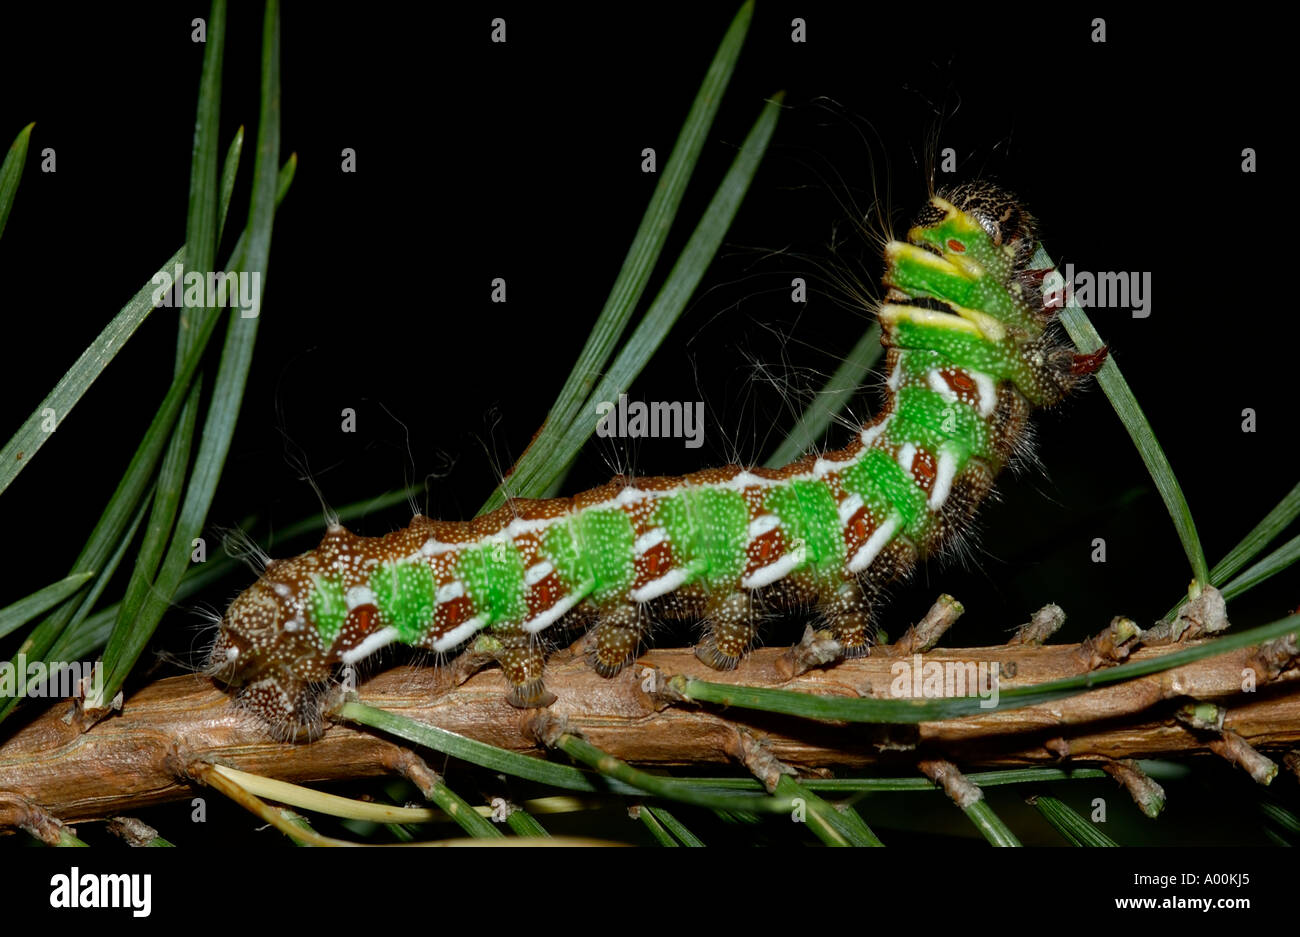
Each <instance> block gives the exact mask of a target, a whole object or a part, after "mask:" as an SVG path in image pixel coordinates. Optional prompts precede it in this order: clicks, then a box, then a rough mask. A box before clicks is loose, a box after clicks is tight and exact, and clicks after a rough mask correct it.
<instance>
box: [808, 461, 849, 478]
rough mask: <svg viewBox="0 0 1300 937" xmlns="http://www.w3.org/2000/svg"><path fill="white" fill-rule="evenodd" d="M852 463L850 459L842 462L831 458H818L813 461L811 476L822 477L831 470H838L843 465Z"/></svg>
mask: <svg viewBox="0 0 1300 937" xmlns="http://www.w3.org/2000/svg"><path fill="white" fill-rule="evenodd" d="M852 464H853V460H852V459H845V460H844V461H843V462H836V461H834V460H833V459H818V460H817V461H816V462H814V463H813V471H812V473H813V478H823V477H825V476H826V475H828V474H830V473H831V472H838V471H839V470H840V469H842V468H843V467H844V466H846V465H852Z"/></svg>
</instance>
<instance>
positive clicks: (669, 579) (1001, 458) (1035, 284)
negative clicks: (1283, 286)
mask: <svg viewBox="0 0 1300 937" xmlns="http://www.w3.org/2000/svg"><path fill="white" fill-rule="evenodd" d="M1035 243H1036V235H1035V226H1034V221H1033V219H1032V218H1031V217H1030V215H1029V214H1028V213H1027V212H1026V211H1025V210H1024V209H1023V208H1022V207H1021V206H1020V204H1019V203H1018V201H1017V200H1016V199H1015V198H1014V197H1013V196H1011V195H1010V194H1008V193H1006V192H1004V191H1002V190H1000V189H998V188H997V187H995V186H993V185H990V184H988V183H984V182H975V183H967V184H965V185H961V186H958V187H957V188H955V189H952V190H950V191H947V192H944V193H941V194H938V195H935V196H933V197H932V198H931V199H930V200H929V202H928V203H927V204H926V205H925V207H924V208H923V209H922V210H921V212H920V214H919V216H918V218H917V219H916V222H915V224H914V225H913V227H912V228H911V229H910V230H909V231H908V234H907V240H906V242H903V241H891V242H889V243H888V244H887V245H886V247H885V261H886V270H885V275H884V285H885V286H886V288H887V291H886V294H885V297H884V301H883V303H882V304H881V305H880V308H879V310H878V315H879V320H880V324H881V329H882V342H883V343H884V345H885V346H886V348H887V357H886V367H887V370H888V375H889V377H888V381H887V388H888V390H887V393H886V395H885V399H884V401H883V406H882V407H881V408H880V411H879V412H878V414H877V415H876V416H875V417H874V419H872V420H871V421H870V422H869V423H868V424H866V425H865V426H863V427H862V428H861V430H860V432H859V433H858V435H857V437H856V438H854V439H852V440H851V441H850V442H849V444H848V445H847V446H846V447H844V448H843V449H840V450H837V451H831V452H825V453H821V454H810V455H807V456H805V457H803V458H802V459H800V460H798V461H796V462H794V463H792V464H790V465H788V466H786V467H784V468H781V469H765V468H744V467H741V466H739V465H728V466H724V467H722V468H712V469H705V470H703V471H699V472H695V473H692V474H689V475H686V476H683V477H653V478H628V477H622V476H620V477H617V478H615V479H614V480H612V481H610V482H609V483H608V484H606V485H604V486H602V487H599V488H594V489H591V490H589V491H584V492H582V493H580V494H578V495H575V496H573V497H571V498H555V499H547V500H514V501H510V502H508V503H507V504H505V505H504V506H503V507H501V508H499V509H498V510H496V511H494V512H492V513H491V514H487V515H484V516H482V517H478V518H475V519H474V520H472V521H465V522H456V521H435V520H430V519H429V518H426V517H421V516H417V517H415V518H414V519H413V520H412V521H411V523H410V526H408V527H407V528H406V529H404V530H399V531H396V532H394V533H390V534H388V535H386V536H382V537H360V536H356V535H354V534H352V533H349V532H348V531H347V530H344V529H343V528H342V527H341V526H338V525H335V526H333V527H331V528H330V529H329V531H328V532H327V533H326V535H325V538H324V540H323V541H322V542H321V544H320V545H319V546H318V547H317V548H316V549H314V550H312V551H310V552H308V553H304V554H302V555H301V556H298V557H295V558H293V559H288V560H276V561H273V562H271V563H270V564H269V565H268V566H267V567H266V569H265V571H264V573H263V575H262V576H261V578H260V579H259V580H258V581H257V582H256V583H254V584H253V585H252V586H251V587H250V588H249V589H248V590H246V591H245V592H244V593H243V594H241V595H240V596H239V597H238V598H237V599H235V601H234V602H233V603H232V604H231V606H230V608H229V609H228V610H227V612H226V614H225V616H224V617H223V619H222V622H221V627H220V631H219V634H218V637H217V640H216V643H215V646H214V647H213V650H212V655H211V659H210V662H209V667H208V672H209V673H210V674H211V675H212V676H214V677H216V678H217V679H219V680H221V681H223V682H225V683H227V684H229V685H231V686H232V687H235V688H238V700H239V702H240V703H241V705H243V706H244V707H246V708H247V709H249V710H251V711H253V712H254V713H257V714H258V715H260V716H262V717H263V718H265V719H266V721H267V722H268V723H269V724H270V725H271V726H272V727H273V728H274V729H275V730H276V731H277V732H278V733H279V734H281V735H284V736H294V735H303V734H308V735H310V734H312V733H313V732H314V730H316V729H317V728H318V727H319V725H320V721H321V715H320V711H319V709H320V704H319V701H320V696H321V693H322V688H323V687H324V686H326V685H327V684H328V681H329V679H330V678H331V676H332V674H333V672H334V671H335V669H336V668H337V667H338V666H339V665H341V664H354V663H357V662H359V661H361V660H363V659H365V658H366V657H368V656H369V655H371V654H373V653H374V652H376V651H378V650H379V649H380V648H383V647H384V646H386V645H388V644H392V643H395V642H396V643H400V644H405V645H409V646H415V647H421V648H427V649H430V650H433V651H437V652H452V651H455V650H457V649H460V648H465V647H468V648H470V649H471V650H472V652H474V653H475V654H477V655H481V656H482V658H483V659H484V660H489V659H490V660H495V661H496V662H497V663H499V664H500V666H501V668H502V670H503V672H504V674H505V677H506V679H507V681H508V682H509V684H510V691H509V697H508V698H509V700H510V702H511V703H513V704H514V705H516V706H520V707H530V706H541V705H547V704H548V703H549V702H551V701H552V700H553V699H554V697H553V696H551V694H549V693H548V691H547V690H546V688H545V685H544V683H543V667H544V644H545V639H546V636H547V635H548V634H550V633H555V632H556V631H557V630H559V629H563V628H566V627H570V626H578V625H585V626H589V629H590V630H589V632H588V639H587V647H588V655H589V658H590V661H591V664H592V666H593V667H595V668H596V670H598V671H599V672H600V673H601V674H604V675H606V676H612V675H614V674H616V673H617V672H619V670H621V669H622V668H623V667H624V666H626V665H627V664H628V663H629V662H631V661H632V660H633V659H634V657H635V656H636V653H637V651H638V648H639V646H640V643H641V640H642V636H643V634H644V632H645V629H646V625H647V623H648V622H649V621H651V620H654V619H655V618H657V617H669V618H683V617H684V618H694V619H700V620H702V621H703V622H704V623H705V633H704V637H703V639H702V640H701V642H700V644H699V645H698V646H697V648H696V654H697V655H698V656H699V657H700V658H701V659H702V660H703V661H705V662H706V663H708V664H709V665H711V666H713V667H715V668H719V669H727V668H731V667H734V666H735V665H736V663H737V662H738V661H739V660H740V658H741V657H742V656H743V655H744V654H745V652H746V651H747V650H748V648H749V647H750V645H751V644H752V642H753V640H754V638H755V634H756V625H757V622H758V621H759V620H760V619H761V618H762V617H763V616H764V615H770V614H771V613H773V612H778V611H784V610H794V609H800V608H805V609H806V608H809V607H811V608H814V609H816V611H817V612H818V613H819V614H820V616H821V617H822V619H823V620H824V629H825V630H826V631H827V632H829V636H830V637H831V638H832V639H833V640H834V641H835V642H837V643H838V646H839V649H840V651H841V653H842V655H843V656H850V657H851V656H858V655H862V654H865V653H867V652H868V650H869V648H870V646H871V644H872V639H873V627H872V623H871V612H872V607H873V605H875V604H877V602H878V600H879V598H880V596H881V593H882V590H883V589H884V588H885V587H886V586H887V585H888V584H889V583H891V582H893V581H895V580H897V579H899V578H900V577H902V576H905V575H907V574H908V573H909V572H910V571H911V570H912V568H913V567H914V566H915V565H916V563H917V562H918V560H920V559H922V558H924V557H925V556H926V555H928V554H932V553H934V552H936V551H937V550H939V549H941V548H942V547H943V546H944V545H945V544H949V543H951V542H952V540H953V539H954V538H956V537H958V536H959V535H960V534H961V532H962V530H963V528H964V527H965V526H966V524H967V523H968V521H969V520H970V518H971V516H972V515H973V514H974V512H975V510H976V508H977V507H978V505H979V503H980V502H981V501H982V500H983V499H984V498H985V496H986V495H987V494H988V493H989V491H990V489H991V487H992V485H993V480H994V477H995V476H996V475H997V474H998V472H999V470H1001V469H1002V468H1003V467H1004V466H1005V465H1006V464H1007V463H1008V461H1010V460H1011V459H1012V458H1013V456H1014V455H1015V454H1016V451H1017V447H1018V446H1019V445H1021V444H1022V442H1023V439H1024V433H1025V429H1026V424H1027V420H1028V418H1029V415H1030V412H1031V411H1032V410H1033V409H1034V408H1037V407H1044V406H1050V405H1052V404H1054V403H1056V402H1058V401H1059V400H1060V399H1061V398H1062V397H1064V396H1065V395H1066V394H1067V393H1068V392H1069V391H1070V390H1071V389H1072V388H1073V387H1074V386H1075V385H1076V384H1078V382H1079V381H1080V380H1082V379H1083V378H1084V377H1085V376H1086V375H1087V374H1089V373H1091V372H1093V371H1095V370H1096V369H1097V367H1099V366H1100V364H1101V361H1102V357H1103V356H1104V350H1103V351H1102V352H1101V353H1099V354H1096V355H1086V356H1085V355H1078V354H1075V353H1074V351H1073V349H1072V348H1070V347H1069V346H1068V345H1066V344H1065V343H1064V342H1063V341H1062V340H1061V339H1060V337H1059V336H1058V334H1057V331H1056V329H1055V326H1054V322H1053V319H1052V315H1053V311H1052V310H1050V309H1046V308H1044V305H1043V297H1042V291H1041V281H1042V276H1043V274H1044V273H1045V271H1041V270H1037V271H1036V270H1033V269H1031V268H1030V263H1029V259H1030V257H1031V256H1032V253H1033V251H1034V248H1035Z"/></svg>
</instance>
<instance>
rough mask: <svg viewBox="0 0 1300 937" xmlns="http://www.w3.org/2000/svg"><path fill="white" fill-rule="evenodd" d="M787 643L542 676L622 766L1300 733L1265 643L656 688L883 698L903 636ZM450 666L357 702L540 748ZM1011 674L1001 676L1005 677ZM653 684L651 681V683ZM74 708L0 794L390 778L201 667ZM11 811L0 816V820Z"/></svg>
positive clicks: (1252, 742) (1191, 747)
mask: <svg viewBox="0 0 1300 937" xmlns="http://www.w3.org/2000/svg"><path fill="white" fill-rule="evenodd" d="M1184 646H1186V645H1185V644H1179V645H1176V646H1175V645H1169V646H1163V647H1149V648H1143V649H1141V650H1137V651H1135V652H1133V653H1132V654H1131V655H1130V656H1129V658H1128V659H1129V660H1142V659H1147V658H1150V657H1153V656H1160V655H1164V654H1167V653H1170V652H1172V651H1174V650H1177V649H1178V648H1180V647H1184ZM785 654H786V652H785V651H784V650H782V649H778V648H769V649H762V650H758V651H756V652H754V653H753V654H752V655H751V656H750V657H749V658H748V659H747V660H746V662H745V663H744V665H742V667H741V668H740V669H738V670H737V671H735V672H733V673H728V674H719V673H716V672H714V671H711V670H708V669H707V668H705V667H704V666H703V665H702V664H700V663H699V662H698V661H697V660H696V659H695V657H694V656H693V654H692V653H691V652H690V651H689V650H656V651H651V652H649V653H647V654H646V655H644V656H643V657H642V658H641V659H640V660H638V661H637V663H636V664H635V665H634V666H633V667H630V668H628V669H627V670H626V671H624V672H623V673H622V674H621V675H620V676H619V677H616V678H615V679H613V680H605V679H603V678H601V677H600V676H598V675H596V674H595V673H593V672H592V671H591V670H590V669H589V668H588V667H587V665H586V662H585V661H584V660H583V659H582V657H581V655H580V654H577V653H575V652H574V651H573V650H572V649H570V650H568V651H563V652H560V653H559V654H557V655H555V656H554V657H553V658H552V660H551V665H550V666H549V668H548V676H547V685H548V687H549V688H550V689H551V690H552V691H553V692H555V693H556V694H557V696H558V697H559V699H558V702H556V703H555V704H554V706H553V707H552V709H551V712H553V713H554V714H555V715H558V716H562V717H563V718H564V719H565V720H566V722H567V724H568V725H569V726H571V727H572V729H573V730H574V731H577V732H580V733H581V734H582V736H583V737H585V738H586V739H588V740H589V741H590V742H592V743H593V744H594V745H596V746H598V747H599V748H600V749H602V750H604V751H606V752H608V753H610V754H612V755H614V756H616V757H618V758H620V759H623V760H625V761H629V762H634V763H638V764H650V765H682V764H707V763H726V762H729V761H733V760H735V759H736V758H737V757H738V756H739V754H740V733H739V732H738V729H740V728H744V729H745V730H747V731H748V732H750V733H753V734H755V735H757V736H758V737H760V738H763V739H765V740H766V743H767V745H768V747H769V750H770V751H771V753H772V755H773V756H774V757H776V758H778V759H780V760H781V761H782V762H785V763H787V764H789V765H793V766H795V767H797V768H800V769H803V770H810V769H817V768H821V767H826V766H830V765H835V766H842V767H864V766H874V767H881V768H885V769H889V768H890V767H897V768H898V769H900V770H909V768H910V766H914V765H915V764H916V761H917V759H918V758H919V757H931V758H943V759H946V760H949V761H951V762H953V763H954V764H957V765H959V766H960V767H961V769H962V770H963V771H969V770H973V769H975V768H977V767H997V766H1013V765H1035V764H1036V765H1043V764H1056V763H1062V762H1064V761H1068V762H1069V763H1071V764H1073V765H1078V764H1080V763H1084V762H1094V763H1096V762H1103V763H1108V762H1109V760H1110V759H1124V758H1143V757H1158V756H1169V755H1173V754H1182V755H1186V754H1192V753H1206V752H1212V751H1215V750H1216V747H1217V748H1221V747H1222V744H1223V743H1222V736H1221V735H1220V734H1216V733H1214V732H1206V731H1203V730H1202V729H1198V728H1197V727H1195V726H1191V725H1188V724H1186V722H1185V721H1179V719H1178V718H1177V710H1178V708H1179V706H1180V705H1182V704H1185V703H1186V702H1187V701H1188V700H1189V699H1190V700H1195V701H1204V702H1214V703H1217V704H1219V705H1220V706H1222V707H1223V709H1224V711H1225V712H1226V716H1225V718H1224V720H1223V726H1222V728H1223V729H1224V730H1227V731H1230V732H1231V733H1232V734H1233V735H1234V736H1235V737H1238V738H1240V740H1241V741H1242V742H1243V743H1244V744H1247V745H1249V746H1251V747H1253V748H1256V749H1260V748H1263V749H1290V748H1295V747H1296V746H1297V744H1300V683H1298V682H1297V678H1300V671H1297V670H1296V669H1295V668H1294V667H1292V668H1291V669H1290V670H1287V671H1286V672H1284V673H1282V674H1280V676H1277V677H1276V680H1275V682H1273V683H1271V684H1270V683H1268V682H1266V681H1267V679H1268V677H1269V676H1270V675H1268V674H1267V673H1264V674H1261V677H1262V678H1263V679H1261V681H1260V685H1259V690H1258V691H1257V692H1252V693H1243V692H1241V691H1242V685H1243V671H1245V670H1247V669H1253V670H1255V671H1256V672H1258V671H1259V670H1260V669H1261V667H1262V666H1263V665H1261V663H1260V656H1259V651H1258V650H1257V649H1254V648H1243V649H1238V650H1234V651H1229V652H1227V653H1224V654H1220V655H1217V656H1214V657H1210V658H1206V659H1203V660H1200V661H1196V662H1194V663H1191V664H1188V665H1185V666H1183V667H1179V668H1177V669H1174V670H1169V671H1166V672H1162V673H1157V674H1152V675H1149V676H1146V677H1140V678H1138V679H1135V680H1131V681H1128V682H1126V683H1120V684H1116V685H1113V686H1109V687H1105V688H1101V689H1096V690H1092V691H1090V692H1087V693H1084V694H1082V695H1078V696H1074V697H1070V698H1067V699H1062V700H1057V701H1055V702H1052V703H1048V704H1043V705H1038V706H1030V707H1025V708H1021V709H1014V710H1009V711H999V710H997V709H990V710H989V711H987V712H984V711H981V712H979V713H978V714H975V715H971V716H967V717H964V718H959V719H949V720H943V721H937V722H928V723H920V724H917V725H902V726H900V725H893V726H883V725H843V724H828V723H819V722H814V721H810V720H801V719H796V718H792V717H789V716H780V715H773V714H769V713H763V712H757V711H747V710H740V709H731V710H723V709H721V708H719V707H709V706H697V705H690V704H682V703H675V704H674V703H671V702H670V701H668V700H667V699H665V698H663V697H662V696H661V695H658V694H655V693H654V692H653V688H654V687H655V686H662V685H663V682H664V681H663V680H662V679H659V680H648V679H647V674H648V672H649V671H648V668H657V669H658V671H659V677H663V676H670V675H677V674H681V675H686V676H694V677H699V678H704V679H708V680H712V681H714V682H721V683H736V684H746V685H751V686H771V687H783V688H786V689H794V690H799V691H802V692H807V693H820V694H828V695H840V696H875V697H888V696H889V695H890V689H891V683H892V682H893V679H894V675H893V673H891V667H893V665H894V664H896V663H897V662H899V661H906V662H911V661H914V660H915V658H913V657H912V656H911V655H903V654H900V653H899V650H898V649H896V648H890V647H886V648H878V649H877V650H876V651H875V652H874V653H873V655H872V656H871V657H869V658H864V659H859V660H853V661H846V662H843V663H841V664H838V665H836V666H834V667H830V668H826V669H815V670H811V671H809V672H807V673H805V674H803V675H801V676H799V677H797V678H795V679H794V680H790V681H788V682H786V681H783V680H782V678H781V673H782V668H783V666H788V665H786V658H785ZM1094 657H1095V647H1090V645H1089V643H1087V642H1085V644H1082V645H1050V646H1044V647H1038V646H1034V645H1023V644H1021V645H1007V646H1002V647H990V648H964V649H940V650H935V651H932V652H929V653H927V654H926V655H925V657H924V659H925V660H926V661H933V660H937V661H945V660H947V661H952V660H960V661H987V662H993V661H996V662H998V664H999V665H1000V668H1001V672H1002V674H1003V677H1002V685H1003V687H1007V688H1009V687H1012V686H1023V685H1026V684H1037V683H1042V682H1045V681H1048V680H1053V679H1057V678H1060V677H1066V676H1070V675H1074V674H1078V673H1080V672H1082V671H1084V670H1086V669H1088V667H1089V666H1091V665H1092V664H1090V663H1089V661H1090V660H1091V659H1093V658H1094ZM449 674H450V671H449V670H447V669H442V670H438V669H434V668H413V667H399V668H395V669H393V670H389V671H386V672H383V673H380V674H378V675H377V676H375V677H374V678H373V679H372V680H370V681H369V682H367V683H365V684H363V685H362V687H361V699H362V700H363V701H364V702H366V703H369V704H370V705H372V706H376V707H379V708H382V709H386V710H390V711H392V712H395V713H400V714H402V715H404V716H407V717H410V718H412V719H415V720H418V721H421V722H425V723H429V724H431V725H434V726H438V727H440V728H443V729H447V730H450V731H452V732H456V733H460V734H462V735H465V736H468V737H470V738H473V739H477V740H480V741H483V742H487V743H489V744H492V745H495V746H498V747H501V748H505V749H509V750H512V751H519V752H529V753H536V754H539V755H540V754H542V752H543V746H542V745H541V743H540V742H539V741H538V739H537V737H536V733H535V731H534V725H535V717H536V712H535V711H521V710H518V709H514V708H512V707H510V706H509V705H507V704H506V703H505V702H504V699H503V691H504V683H503V680H502V678H501V675H500V673H499V672H498V671H496V670H489V671H484V672H481V673H479V674H477V675H475V676H473V677H472V678H470V679H469V680H468V681H467V682H465V683H464V684H463V685H461V686H458V687H453V686H449V685H448V684H449V683H450V678H449ZM1009 674H1014V676H1011V677H1008V676H1007V675H1009ZM647 689H650V690H651V691H652V692H651V693H647V692H646V690H647ZM67 709H68V704H60V705H58V706H55V707H52V708H51V709H50V710H49V711H47V712H45V713H43V714H41V715H39V716H38V717H36V718H35V719H34V720H32V721H31V722H30V723H29V724H28V725H26V726H25V727H23V728H22V729H21V730H19V731H18V732H17V733H16V734H15V735H14V736H13V737H12V738H11V739H10V740H9V741H8V743H7V744H5V745H4V746H3V747H0V792H3V793H7V794H9V795H14V798H15V799H20V800H21V801H22V802H26V803H30V804H33V805H39V806H40V807H41V808H43V810H44V812H45V813H47V814H48V815H50V816H52V817H57V818H59V819H61V820H75V819H86V818H98V817H107V816H113V815H118V814H121V813H124V812H132V811H135V810H138V809H140V808H142V807H145V806H148V805H151V804H156V803H162V802H166V801H172V800H177V799H182V798H186V797H190V796H192V792H193V790H194V788H193V787H192V785H191V782H190V781H188V780H187V779H186V771H187V766H190V765H193V764H194V763H195V762H196V761H213V760H215V761H220V762H222V763H224V764H227V765H230V766H232V767H237V768H240V769H242V770H245V771H250V772H254V773H257V774H262V775H265V776H268V777H273V778H280V779H284V780H289V781H297V782H315V781H326V780H341V779H348V778H359V777H367V776H375V775H384V774H389V773H391V772H390V769H389V767H387V765H389V764H391V763H392V761H391V759H392V757H393V752H394V751H395V749H396V746H395V745H394V744H393V743H391V742H390V741H388V740H386V739H384V738H381V737H379V736H377V735H374V734H371V733H369V732H367V731H360V730H357V729H353V728H349V727H346V726H342V725H336V726H332V727H331V728H330V729H329V730H328V731H327V732H326V734H325V735H324V737H323V738H321V739H319V740H317V741H315V742H313V743H310V744H305V745H294V744H288V743H277V742H275V741H272V740H271V739H270V738H269V737H268V736H267V735H266V733H265V731H264V730H263V728H262V726H261V725H260V724H259V723H258V722H257V721H256V720H254V719H253V718H252V717H250V716H248V715H246V714H244V713H242V712H240V711H239V710H237V709H236V708H235V707H234V706H233V705H232V703H231V702H230V699H229V697H228V696H227V695H225V694H224V693H222V692H221V691H220V690H218V689H216V688H215V687H213V686H212V685H211V684H210V683H209V682H208V681H207V680H206V679H205V678H203V677H200V676H184V677H173V678H168V679H165V680H159V681H156V682H154V683H151V684H149V685H147V686H144V687H142V688H141V689H140V690H139V691H137V692H136V693H135V694H134V695H133V696H131V697H129V698H128V699H127V700H126V703H125V706H124V707H123V709H122V711H121V712H120V713H119V714H117V715H115V716H114V717H112V718H110V719H108V720H105V721H104V722H102V723H100V724H99V725H96V726H95V727H93V728H92V729H90V730H89V731H87V732H84V733H82V732H80V731H78V730H77V729H76V728H75V727H74V726H73V725H70V724H68V723H67V722H65V721H64V716H65V715H66V711H67ZM6 822H10V823H12V820H11V818H10V817H9V815H8V814H5V813H4V812H0V825H3V824H5V823H6Z"/></svg>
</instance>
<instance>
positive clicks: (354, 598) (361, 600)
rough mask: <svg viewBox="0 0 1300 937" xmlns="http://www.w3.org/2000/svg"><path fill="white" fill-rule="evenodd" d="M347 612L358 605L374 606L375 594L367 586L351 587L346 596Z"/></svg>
mask: <svg viewBox="0 0 1300 937" xmlns="http://www.w3.org/2000/svg"><path fill="white" fill-rule="evenodd" d="M347 603H348V611H349V612H350V611H352V610H353V609H354V608H356V607H358V606H360V605H374V604H375V593H374V592H373V591H371V589H370V587H369V586H353V587H352V588H351V589H349V590H348V594H347Z"/></svg>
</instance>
